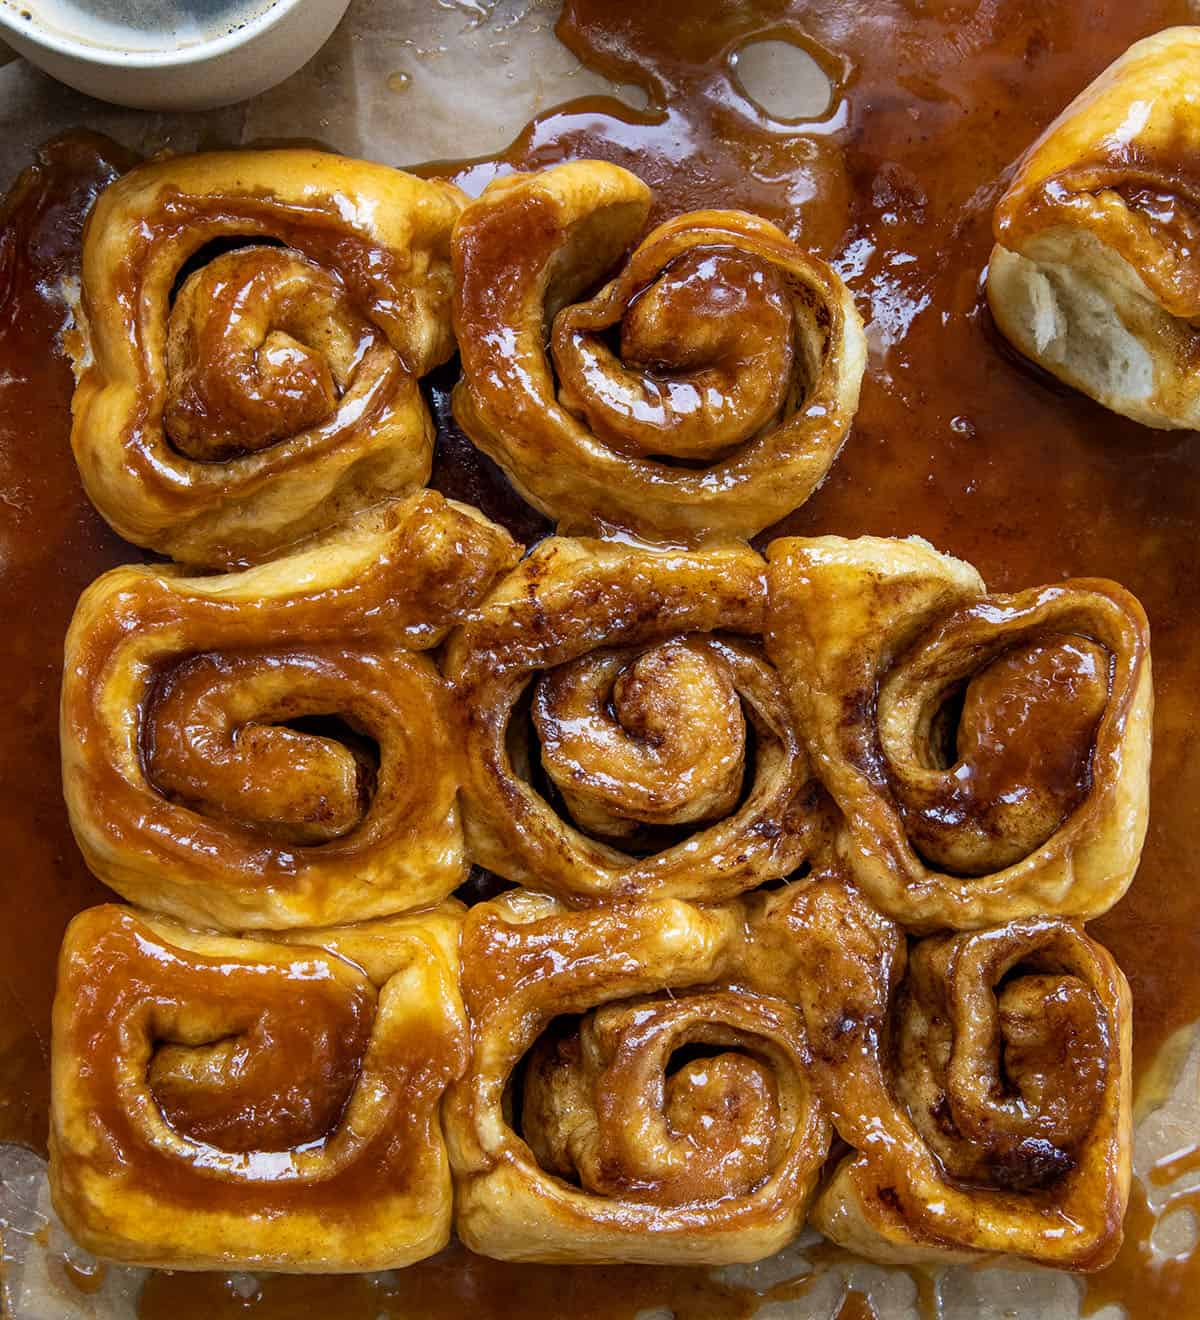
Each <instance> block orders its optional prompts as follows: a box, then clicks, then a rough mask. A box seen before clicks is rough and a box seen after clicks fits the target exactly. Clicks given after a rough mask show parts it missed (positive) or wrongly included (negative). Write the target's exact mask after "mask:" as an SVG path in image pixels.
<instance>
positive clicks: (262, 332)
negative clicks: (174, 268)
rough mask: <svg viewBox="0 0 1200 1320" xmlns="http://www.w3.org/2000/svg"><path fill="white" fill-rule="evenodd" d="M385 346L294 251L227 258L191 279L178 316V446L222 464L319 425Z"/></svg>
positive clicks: (171, 377) (172, 366) (171, 356)
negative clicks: (367, 359) (369, 355)
mask: <svg viewBox="0 0 1200 1320" xmlns="http://www.w3.org/2000/svg"><path fill="white" fill-rule="evenodd" d="M380 340H381V336H380V335H379V332H378V331H377V330H375V329H374V327H372V326H371V325H369V324H368V323H367V322H366V321H365V320H363V319H362V318H361V317H360V316H359V315H357V314H356V313H355V311H354V310H353V308H352V307H351V305H350V303H349V300H348V298H347V296H346V292H345V290H344V289H343V288H342V286H341V284H340V282H339V281H338V280H337V279H336V278H335V277H334V276H332V275H331V274H330V273H329V272H328V271H325V270H323V269H322V268H321V267H319V266H317V265H316V264H315V263H314V262H312V261H310V260H308V259H307V258H306V257H303V256H301V255H300V254H299V253H298V252H292V251H288V250H285V249H279V248H273V247H265V246H255V247H249V248H239V249H237V250H236V251H233V252H227V253H224V254H223V255H221V256H218V257H216V258H215V259H214V260H213V261H211V262H209V264H208V265H206V266H204V267H203V268H202V269H200V270H198V271H196V272H195V273H193V274H192V275H190V276H188V278H187V279H186V280H185V281H184V283H183V285H182V287H181V288H180V290H179V295H178V297H177V298H176V300H175V304H174V306H173V307H172V309H171V314H170V318H169V320H168V325H167V358H166V370H167V389H166V397H165V400H164V411H163V423H164V427H165V429H166V432H167V434H168V436H169V437H170V439H171V443H172V444H173V445H174V446H175V448H176V449H177V450H178V451H179V452H180V453H182V454H185V455H187V456H188V457H190V458H194V459H198V460H202V461H210V462H215V461H219V460H221V459H226V458H229V457H233V456H236V455H237V454H239V453H248V452H253V451H256V450H260V449H265V448H267V447H268V446H270V445H273V444H277V443H279V442H280V441H282V440H285V439H287V438H288V437H290V436H294V435H297V434H299V433H301V432H303V431H306V430H308V429H311V428H313V427H317V426H320V425H321V424H322V423H325V422H327V421H328V420H329V419H330V418H332V417H333V415H334V413H335V412H336V410H337V407H338V402H339V400H340V399H341V397H342V395H343V394H344V393H345V392H346V390H347V389H348V388H349V385H350V382H351V379H352V377H353V375H354V373H355V371H356V369H357V367H358V365H359V363H360V362H361V360H362V358H363V356H364V354H365V353H366V351H367V350H368V349H369V348H371V347H375V346H377V345H378V344H379V342H380Z"/></svg>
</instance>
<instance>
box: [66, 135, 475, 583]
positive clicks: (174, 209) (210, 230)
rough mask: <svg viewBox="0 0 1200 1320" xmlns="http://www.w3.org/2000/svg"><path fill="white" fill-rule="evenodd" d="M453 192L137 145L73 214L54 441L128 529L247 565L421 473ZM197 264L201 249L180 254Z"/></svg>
mask: <svg viewBox="0 0 1200 1320" xmlns="http://www.w3.org/2000/svg"><path fill="white" fill-rule="evenodd" d="M464 201H465V198H464V197H463V195H462V194H461V193H460V192H459V191H458V190H457V189H456V188H454V187H452V186H451V185H449V184H446V183H442V182H440V181H436V180H424V179H417V178H414V177H412V176H411V175H408V174H404V173H402V172H400V171H399V170H393V169H389V168H388V167H386V166H383V165H374V164H369V163H367V162H365V161H357V160H350V159H348V158H345V157H341V156H334V155H327V154H324V153H321V152H316V151H298V150H285V151H245V152H214V153H210V154H203V155H198V156H182V157H173V158H169V159H161V160H154V161H151V162H149V163H147V164H144V165H140V166H138V167H137V168H136V169H133V170H131V171H130V172H129V173H128V174H126V175H124V176H123V177H122V178H120V179H118V180H117V181H116V182H115V183H113V184H112V185H110V186H109V187H108V188H107V189H105V191H104V192H103V193H102V194H101V195H100V197H99V198H98V200H97V202H96V205H95V207H94V208H93V210H92V213H91V215H90V217H89V220H88V225H87V231H86V236H85V241H84V251H83V279H82V289H81V307H80V317H79V327H78V329H79V332H80V333H79V335H78V342H77V343H76V346H75V347H76V356H77V364H76V365H77V373H78V387H77V389H76V392H75V399H74V405H73V412H74V426H73V430H72V436H71V442H72V445H73V447H74V450H75V457H76V460H77V462H78V464H79V470H80V473H81V475H82V477H83V482H84V486H85V487H86V489H87V492H88V495H89V496H90V497H91V499H92V502H93V503H94V504H95V505H96V507H97V509H99V511H100V512H101V513H102V514H103V515H104V517H105V518H106V519H107V520H108V521H109V522H110V523H111V524H112V525H113V527H114V528H115V529H116V530H117V531H118V532H119V533H120V534H121V535H122V536H124V537H125V538H126V539H127V540H129V541H133V542H135V543H136V544H137V545H143V546H149V547H152V548H153V549H155V550H159V551H162V552H163V553H164V554H168V555H170V556H172V557H173V558H175V559H178V560H181V561H183V562H186V563H189V564H194V565H205V566H210V567H221V568H229V567H234V566H238V565H242V564H246V563H250V562H255V561H257V560H260V559H262V558H264V557H265V556H266V555H269V554H271V553H272V552H274V551H277V550H278V549H279V548H280V547H282V546H286V545H288V544H290V543H291V542H294V541H297V540H299V539H301V538H303V537H305V536H308V535H310V534H312V533H314V532H317V531H319V530H321V529H323V528H326V527H329V526H331V525H333V524H334V523H335V522H337V521H338V520H339V519H340V518H342V517H345V516H347V515H349V514H353V513H355V512H357V511H358V510H360V509H362V508H364V507H366V506H367V505H370V504H373V503H375V502H377V501H378V500H380V499H381V498H383V497H385V496H389V495H397V494H405V493H407V492H408V491H411V490H413V489H415V488H416V487H418V486H420V485H422V484H423V483H424V481H425V479H426V478H427V477H428V475H429V470H430V465H431V460H432V452H433V426H432V423H431V421H430V418H429V416H428V413H427V411H426V408H425V405H424V402H423V401H422V398H421V394H420V390H419V388H418V383H419V381H420V378H421V377H422V376H423V375H425V373H426V372H428V371H429V370H430V369H431V368H432V367H434V366H436V365H437V364H438V363H440V362H444V361H446V359H447V358H449V357H450V355H451V354H452V352H453V351H454V340H453V335H452V332H451V327H450V300H451V287H450V286H451V276H450V259H449V258H450V253H449V245H450V231H451V227H452V226H453V223H454V220H455V218H456V216H457V215H458V213H459V210H460V209H461V207H462V205H463V202H464ZM205 258H210V260H208V262H207V264H200V265H199V267H198V268H197V269H192V267H193V266H195V265H196V264H197V263H202V262H203V260H204V259H205Z"/></svg>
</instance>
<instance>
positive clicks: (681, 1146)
mask: <svg viewBox="0 0 1200 1320" xmlns="http://www.w3.org/2000/svg"><path fill="white" fill-rule="evenodd" d="M743 924H744V923H743V919H742V913H741V909H740V907H739V905H737V904H732V905H729V906H727V907H715V908H707V909H706V908H699V907H694V906H691V905H689V904H686V903H681V902H678V901H676V900H658V901H650V902H645V903H640V904H635V905H622V904H617V905H614V906H610V907H607V908H604V909H593V910H590V911H587V912H580V913H571V912H568V911H567V910H566V909H565V908H563V907H562V905H561V904H559V903H557V902H555V901H554V900H552V899H547V898H542V897H539V896H536V895H531V894H528V893H525V892H522V891H515V892H514V893H512V894H509V895H505V896H503V897H502V898H501V899H499V900H496V901H494V902H491V903H484V904H481V905H480V906H478V907H476V908H473V909H472V910H471V912H470V913H469V914H468V917H467V924H466V926H465V927H464V931H463V996H464V1001H465V1003H466V1005H467V1011H468V1014H469V1018H470V1022H471V1031H472V1039H473V1042H474V1044H473V1056H472V1062H471V1065H470V1068H469V1070H468V1072H467V1074H466V1076H465V1077H464V1078H463V1080H462V1081H461V1082H460V1083H458V1084H457V1085H456V1086H455V1087H454V1088H453V1089H452V1091H451V1093H450V1095H449V1096H448V1098H447V1105H446V1135H447V1140H448V1142H449V1145H450V1151H451V1161H452V1164H453V1167H454V1171H455V1180H456V1188H457V1204H458V1211H457V1221H456V1227H457V1230H458V1233H459V1235H460V1236H461V1237H462V1238H463V1241H464V1242H465V1243H466V1244H467V1245H468V1246H469V1247H470V1248H471V1249H472V1250H474V1251H478V1252H482V1253H484V1254H487V1255H492V1256H498V1257H501V1258H502V1259H508V1260H541V1261H553V1262H565V1261H648V1262H662V1263H672V1264H679V1263H685V1262H704V1263H711V1264H719V1263H726V1262H733V1261H749V1260H756V1259H758V1258H759V1257H762V1256H766V1255H769V1254H770V1253H771V1252H772V1251H775V1250H777V1249H778V1248H780V1247H782V1246H783V1245H785V1244H786V1243H787V1242H788V1241H790V1239H791V1238H792V1237H793V1236H794V1235H795V1234H796V1232H798V1230H799V1228H800V1226H801V1225H802V1223H803V1221H804V1214H805V1210H806V1207H807V1204H808V1200H809V1198H810V1196H811V1193H812V1190H813V1188H814V1186H815V1180H816V1176H817V1173H818V1171H819V1169H820V1166H821V1163H822V1162H823V1160H824V1158H825V1155H826V1153H827V1150H828V1139H829V1134H828V1128H827V1125H826V1120H825V1117H824V1114H823V1112H822V1110H821V1107H820V1105H819V1104H818V1103H817V1101H816V1098H815V1095H814V1094H813V1091H812V1086H811V1082H810V1079H809V1076H808V1051H807V1047H806V1045H805V1042H804V1030H803V1025H802V1023H801V1020H800V1018H799V1016H798V1014H797V1013H796V1012H795V1010H794V1008H793V1007H792V1006H791V1005H790V1004H789V1003H788V1002H787V1001H786V1000H784V999H782V998H775V997H769V996H766V995H756V994H750V993H745V992H744V991H742V990H741V989H738V988H736V986H735V985H734V984H731V983H730V982H729V978H730V977H731V976H733V977H734V978H735V980H736V971H737V966H738V960H739V958H740V956H741V952H742V941H743ZM563 1015H580V1016H579V1017H578V1018H575V1017H572V1018H570V1019H568V1025H567V1026H566V1028H565V1029H563V1030H553V1029H552V1024H554V1022H555V1020H556V1019H560V1018H562V1017H563ZM571 1023H573V1024H574V1025H570V1024H571ZM688 1047H693V1048H694V1047H700V1048H701V1050H703V1051H704V1052H705V1053H706V1054H707V1055H708V1056H709V1057H708V1059H707V1063H706V1064H705V1065H704V1066H703V1067H699V1066H692V1065H689V1064H687V1063H684V1064H683V1066H682V1067H680V1068H678V1069H677V1070H676V1069H672V1070H671V1076H669V1077H668V1076H667V1073H668V1065H669V1064H671V1062H672V1056H673V1055H675V1053H676V1051H678V1050H680V1049H686V1048H688ZM526 1055H528V1057H529V1062H528V1065H527V1067H526V1070H525V1082H524V1088H523V1102H522V1107H521V1112H520V1114H519V1115H516V1116H514V1115H513V1112H512V1111H511V1110H510V1109H507V1108H506V1105H507V1104H508V1101H507V1100H506V1094H507V1091H506V1088H507V1087H508V1086H509V1082H510V1079H511V1077H512V1075H513V1073H514V1071H515V1070H516V1069H517V1068H518V1066H519V1064H520V1063H521V1060H522V1058H524V1057H525V1056H526ZM514 1123H515V1124H516V1127H520V1128H521V1129H522V1130H523V1133H524V1135H522V1134H521V1132H518V1131H517V1130H516V1127H515V1126H514ZM535 1152H536V1153H535ZM568 1178H569V1179H571V1181H567V1179H568Z"/></svg>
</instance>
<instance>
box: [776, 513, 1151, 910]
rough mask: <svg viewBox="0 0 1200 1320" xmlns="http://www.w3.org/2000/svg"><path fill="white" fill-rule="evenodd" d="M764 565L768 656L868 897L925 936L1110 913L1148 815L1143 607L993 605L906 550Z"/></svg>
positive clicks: (887, 545) (1100, 591) (1086, 583)
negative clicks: (1035, 918) (1016, 920)
mask: <svg viewBox="0 0 1200 1320" xmlns="http://www.w3.org/2000/svg"><path fill="white" fill-rule="evenodd" d="M767 553H768V559H769V561H770V569H769V582H770V593H771V606H770V625H769V632H768V642H767V649H768V654H769V655H770V656H771V657H772V659H773V660H774V662H775V664H776V665H777V667H778V669H779V672H780V674H781V675H782V676H783V679H784V682H785V685H786V686H787V689H788V693H789V696H790V698H791V700H792V703H793V708H794V711H795V715H796V720H797V723H798V725H799V726H800V728H801V729H803V730H804V732H805V735H806V737H807V739H808V742H809V748H810V751H811V754H812V757H813V765H814V768H815V770H816V773H817V775H818V776H819V777H820V779H821V780H822V782H823V783H824V785H825V787H826V788H827V789H828V791H829V793H830V794H831V795H832V797H833V798H834V799H835V801H836V802H837V804H838V806H839V807H840V809H841V813H842V819H841V823H840V825H839V849H840V853H841V855H842V857H843V858H844V860H845V861H846V863H847V865H848V866H849V868H850V870H851V872H852V873H853V875H854V877H855V879H856V881H857V882H858V883H859V884H860V885H861V886H862V888H863V889H864V891H865V892H866V893H867V895H868V896H869V897H870V898H871V900H872V901H873V902H874V903H876V904H877V905H878V906H879V907H880V908H882V910H883V911H885V912H887V913H888V914H889V915H891V916H893V917H895V918H896V919H897V920H899V921H902V922H903V923H904V924H905V925H906V926H908V927H909V928H911V929H914V930H925V931H927V930H934V929H937V928H939V927H942V928H944V927H952V928H956V929H967V928H971V927H977V926H984V925H989V924H992V923H995V922H998V921H1004V920H1007V919H1010V918H1013V917H1019V916H1031V915H1037V914H1043V913H1048V914H1067V915H1073V916H1081V917H1088V916H1095V915H1097V914H1098V913H1100V912H1103V911H1105V910H1106V909H1107V908H1109V907H1111V906H1112V904H1113V903H1115V902H1116V901H1117V899H1118V898H1120V896H1121V895H1122V894H1123V893H1124V892H1125V889H1126V887H1127V886H1128V884H1129V882H1130V880H1131V879H1132V878H1133V874H1134V871H1135V870H1136V867H1137V862H1138V858H1139V856H1140V854H1141V847H1142V841H1143V839H1144V837H1145V832H1146V821H1147V802H1148V794H1149V758H1150V734H1151V713H1152V703H1153V690H1152V686H1151V680H1150V650H1149V628H1148V625H1147V623H1146V618H1145V615H1144V613H1143V611H1142V609H1141V607H1140V605H1139V604H1138V602H1137V601H1136V600H1135V599H1134V598H1133V597H1132V596H1130V595H1129V593H1128V592H1126V591H1124V590H1123V589H1122V588H1120V587H1118V586H1117V585H1116V584H1114V583H1111V582H1103V581H1099V580H1093V579H1080V580H1078V581H1073V582H1064V583H1061V584H1058V585H1056V586H1050V587H1041V588H1033V589H1031V590H1029V591H1025V592H1019V593H1017V594H1015V595H1011V596H1000V595H988V594H987V593H986V591H985V588H984V584H983V582H982V580H981V579H980V578H979V575H978V574H977V573H976V572H975V570H974V569H972V568H971V567H970V566H969V565H967V564H964V563H962V562H961V561H958V560H953V559H950V558H948V557H947V556H944V555H939V554H937V553H936V552H935V551H934V550H932V548H931V547H929V546H928V545H926V544H925V543H924V542H920V541H915V540H910V541H883V540H876V539H874V538H870V537H866V538H862V539H860V540H856V541H846V540H842V539H840V538H837V537H822V538H817V539H813V540H803V539H800V538H794V539H788V540H780V541H776V542H774V543H773V544H772V545H771V546H770V547H769V549H768V552H767ZM956 698H958V699H961V701H962V706H961V710H959V711H957V712H956V711H955V709H954V704H955V699H956Z"/></svg>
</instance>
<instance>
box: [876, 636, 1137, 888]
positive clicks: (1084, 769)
mask: <svg viewBox="0 0 1200 1320" xmlns="http://www.w3.org/2000/svg"><path fill="white" fill-rule="evenodd" d="M1110 661H1111V657H1110V656H1109V654H1108V652H1107V651H1105V650H1104V648H1103V647H1101V646H1098V645H1097V644H1096V643H1095V642H1091V641H1088V640H1087V639H1084V638H1071V637H1063V636H1059V637H1055V636H1053V635H1051V636H1050V637H1048V638H1047V639H1046V640H1044V641H1039V642H1032V643H1029V644H1027V645H1026V646H1024V647H1016V648H1014V649H1012V650H1010V651H1007V652H1005V653H1004V654H1003V655H1002V656H1000V658H999V659H997V660H993V661H992V663H991V664H990V665H987V666H986V667H985V668H983V669H982V670H979V671H977V672H976V673H975V674H974V675H973V676H972V677H971V679H970V680H969V681H968V683H967V687H966V690H965V691H964V692H963V694H962V708H961V710H960V711H959V713H958V717H957V720H956V721H955V722H954V724H953V725H952V726H951V727H948V728H946V729H945V730H944V731H942V732H941V738H943V739H944V740H945V742H944V750H942V749H939V748H938V747H937V745H936V742H937V738H938V735H937V734H936V733H935V734H934V736H933V737H932V738H930V740H929V743H928V744H926V746H924V747H923V748H922V749H921V750H922V752H923V753H924V755H922V757H921V761H922V763H923V765H924V766H925V768H927V769H931V770H941V769H944V770H945V771H946V774H945V775H944V777H943V779H942V783H941V785H940V786H939V787H940V791H937V790H935V792H934V794H932V795H931V796H932V798H933V800H932V801H929V800H926V801H919V802H917V803H910V802H909V801H907V800H906V797H905V794H904V791H903V788H902V787H898V786H895V785H894V786H893V788H894V791H896V792H897V793H898V796H899V799H900V806H901V812H902V813H903V816H904V823H905V828H906V829H907V831H908V835H909V838H910V839H911V840H912V842H913V845H914V846H915V848H916V849H917V851H918V852H919V853H920V854H921V855H922V857H924V858H925V859H926V860H927V861H931V860H933V859H934V858H936V859H937V862H938V864H940V865H941V866H944V867H946V868H947V869H949V870H952V871H956V872H959V873H960V874H961V873H966V874H969V875H978V874H981V873H986V872H987V871H989V870H992V869H994V868H996V867H997V866H1006V865H1010V864H1011V863H1012V862H1016V861H1019V860H1020V859H1021V858H1022V857H1025V856H1027V855H1028V854H1029V853H1031V852H1033V851H1034V850H1035V849H1037V848H1040V847H1041V846H1042V844H1043V843H1045V842H1046V840H1047V839H1049V838H1050V836H1051V835H1052V834H1053V833H1054V832H1055V831H1056V830H1057V829H1058V827H1059V826H1060V825H1061V824H1062V823H1063V821H1064V820H1066V818H1067V817H1068V816H1069V815H1070V814H1071V812H1072V811H1074V809H1075V808H1076V807H1077V806H1078V805H1079V804H1080V803H1081V802H1082V801H1083V799H1084V798H1085V797H1086V796H1087V793H1088V790H1089V789H1090V788H1091V784H1092V750H1093V748H1094V746H1095V740H1096V725H1097V724H1098V723H1099V720H1100V718H1101V716H1102V715H1103V713H1104V707H1105V705H1106V704H1107V701H1108V695H1109V691H1108V687H1109V685H1108V674H1109V665H1110ZM943 709H944V708H943ZM935 718H936V717H935ZM980 854H982V855H980Z"/></svg>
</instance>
